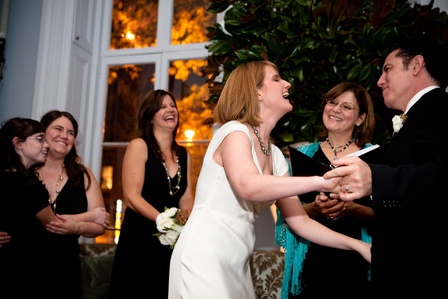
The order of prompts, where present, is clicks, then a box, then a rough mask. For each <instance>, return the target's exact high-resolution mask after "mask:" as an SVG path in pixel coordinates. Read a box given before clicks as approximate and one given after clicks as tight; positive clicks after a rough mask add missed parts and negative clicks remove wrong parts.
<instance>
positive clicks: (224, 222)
mask: <svg viewBox="0 0 448 299" xmlns="http://www.w3.org/2000/svg"><path fill="white" fill-rule="evenodd" d="M290 87H291V84H289V83H288V82H286V81H285V80H283V79H282V78H281V77H280V75H279V72H278V69H277V67H276V66H275V65H274V64H272V63H271V62H268V61H257V62H249V63H246V64H243V65H241V66H239V67H237V68H236V69H235V70H234V71H233V72H232V73H231V75H230V76H229V78H228V80H227V83H226V85H225V87H224V89H223V91H222V94H221V96H220V98H219V101H218V104H217V106H216V108H215V110H214V118H215V120H216V121H217V122H219V123H220V124H222V126H221V127H220V128H219V129H218V130H217V131H216V133H215V134H214V136H213V138H212V140H211V142H210V145H209V146H208V149H207V152H206V154H205V157H204V161H203V165H202V169H201V172H200V175H199V178H198V183H197V187H196V197H195V202H194V207H193V210H192V212H191V215H190V218H189V219H188V221H187V223H186V225H185V227H184V229H183V230H182V234H181V236H180V238H179V240H178V241H177V243H176V246H175V248H174V251H173V255H172V257H171V263H170V280H169V296H168V297H169V299H181V298H182V299H210V298H213V299H217V298H222V299H252V298H255V293H254V288H253V283H252V278H251V273H250V268H249V258H250V256H251V255H252V253H253V250H254V244H255V233H254V222H255V221H256V219H257V217H258V214H259V212H260V211H261V209H262V208H265V207H268V206H270V205H271V204H273V203H275V204H276V206H277V208H278V209H279V210H280V212H281V213H282V215H283V217H284V219H285V220H286V222H287V223H288V225H289V226H290V228H291V229H293V230H294V232H295V233H296V234H297V235H300V236H302V237H304V238H306V239H308V240H310V241H312V242H314V243H318V244H321V245H324V246H330V247H335V248H340V249H346V250H356V251H358V252H359V253H360V254H362V256H363V257H364V258H365V259H367V260H368V261H370V244H367V243H364V242H362V241H360V240H357V239H353V238H349V237H347V236H344V235H342V234H339V233H336V232H334V231H332V230H329V229H328V228H326V227H325V226H322V225H321V224H319V223H318V222H315V221H314V220H312V219H311V218H309V217H308V216H307V214H306V212H305V211H304V210H303V208H302V205H301V203H300V200H299V199H298V197H297V194H303V193H307V192H310V191H325V192H331V191H334V192H338V190H339V185H338V184H339V178H335V179H332V180H325V179H323V178H322V177H317V176H314V177H290V176H289V172H288V164H287V162H286V160H285V157H284V156H283V154H282V152H281V151H280V149H279V148H278V147H277V146H275V145H273V144H271V143H270V141H269V136H270V133H271V130H272V129H273V128H274V126H275V125H276V123H277V122H278V120H279V119H280V118H281V117H282V116H284V115H285V114H286V113H287V112H289V111H291V110H292V105H291V104H290V102H289V100H288V99H287V96H288V89H289V88H290ZM272 238H273V241H272V242H274V236H272Z"/></svg>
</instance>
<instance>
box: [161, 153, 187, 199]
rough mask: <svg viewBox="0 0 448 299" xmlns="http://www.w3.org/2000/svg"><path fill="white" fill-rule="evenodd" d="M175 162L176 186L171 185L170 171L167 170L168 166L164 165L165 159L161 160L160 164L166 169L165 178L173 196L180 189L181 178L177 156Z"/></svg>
mask: <svg viewBox="0 0 448 299" xmlns="http://www.w3.org/2000/svg"><path fill="white" fill-rule="evenodd" d="M176 162H177V184H176V186H174V187H173V186H172V185H171V177H170V172H169V171H168V167H166V164H165V160H162V165H163V167H164V168H165V171H166V179H167V180H168V188H169V190H170V196H174V195H175V194H176V193H177V192H178V191H179V189H180V179H181V177H182V176H181V172H180V163H179V157H176Z"/></svg>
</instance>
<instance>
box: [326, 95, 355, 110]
mask: <svg viewBox="0 0 448 299" xmlns="http://www.w3.org/2000/svg"><path fill="white" fill-rule="evenodd" d="M325 102H326V103H327V105H328V106H330V107H336V106H337V105H338V104H339V101H338V100H336V99H331V98H330V99H325ZM339 106H340V107H341V109H342V110H344V111H352V110H359V108H356V107H355V106H353V104H352V103H348V102H344V103H341V104H340V105H339Z"/></svg>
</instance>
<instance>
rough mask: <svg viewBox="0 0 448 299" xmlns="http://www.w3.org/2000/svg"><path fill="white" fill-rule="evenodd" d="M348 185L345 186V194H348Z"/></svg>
mask: <svg viewBox="0 0 448 299" xmlns="http://www.w3.org/2000/svg"><path fill="white" fill-rule="evenodd" d="M348 187H349V186H348V184H346V185H345V192H348Z"/></svg>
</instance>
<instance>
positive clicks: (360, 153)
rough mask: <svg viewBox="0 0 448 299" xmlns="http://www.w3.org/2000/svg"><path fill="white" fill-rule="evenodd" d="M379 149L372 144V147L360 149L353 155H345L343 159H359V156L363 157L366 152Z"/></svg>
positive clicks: (376, 145)
mask: <svg viewBox="0 0 448 299" xmlns="http://www.w3.org/2000/svg"><path fill="white" fill-rule="evenodd" d="M379 147H380V146H379V145H378V144H374V145H372V146H369V147H366V148H363V149H361V150H359V151H356V152H354V153H351V154H348V155H345V157H359V156H361V155H364V154H365V153H368V152H370V151H372V150H374V149H376V148H379Z"/></svg>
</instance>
